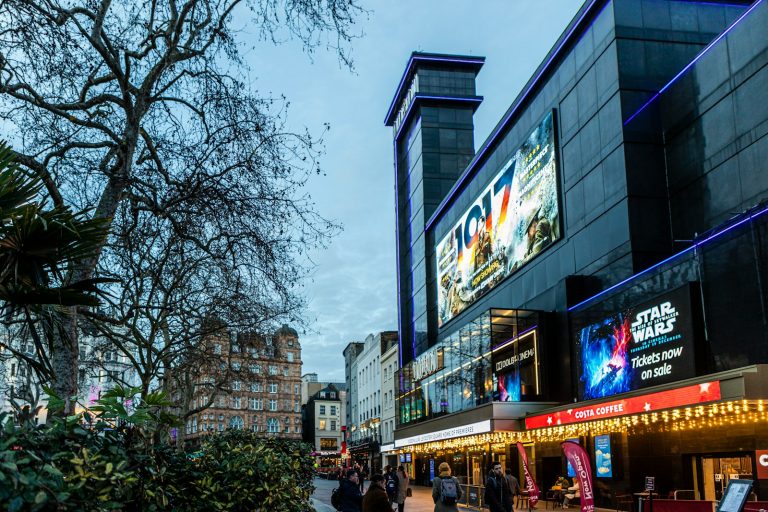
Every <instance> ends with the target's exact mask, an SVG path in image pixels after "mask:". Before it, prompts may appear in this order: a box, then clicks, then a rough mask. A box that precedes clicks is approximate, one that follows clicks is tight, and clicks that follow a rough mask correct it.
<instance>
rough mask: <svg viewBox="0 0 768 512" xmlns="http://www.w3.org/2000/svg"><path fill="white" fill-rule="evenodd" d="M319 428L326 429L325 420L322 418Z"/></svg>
mask: <svg viewBox="0 0 768 512" xmlns="http://www.w3.org/2000/svg"><path fill="white" fill-rule="evenodd" d="M317 428H318V429H320V430H325V420H320V421H319V422H318V426H317Z"/></svg>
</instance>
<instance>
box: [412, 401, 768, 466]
mask: <svg viewBox="0 0 768 512" xmlns="http://www.w3.org/2000/svg"><path fill="white" fill-rule="evenodd" d="M766 423H768V411H766V404H765V401H764V400H732V401H728V402H718V403H711V404H706V405H691V406H688V407H679V408H674V409H670V410H664V411H657V412H644V413H642V414H631V415H627V416H621V417H614V418H606V419H600V420H592V421H584V422H578V423H571V424H567V425H557V426H552V427H546V428H539V429H534V430H527V431H523V432H512V431H499V432H489V433H486V434H480V435H473V436H467V437H461V438H455V439H445V440H440V441H433V442H428V443H422V444H417V445H413V446H408V447H407V449H405V450H403V449H401V450H400V453H406V452H408V453H411V452H415V453H438V452H450V451H453V452H455V451H466V450H473V449H482V450H484V449H487V448H490V449H491V450H493V451H503V449H502V447H503V446H505V445H509V444H514V443H517V442H521V443H531V442H562V441H564V440H566V439H569V438H574V437H580V436H597V435H601V434H609V433H612V432H626V433H628V434H630V435H632V434H643V433H650V432H657V433H658V432H683V431H693V430H703V429H712V428H725V427H733V426H737V425H749V424H752V425H755V424H766Z"/></svg>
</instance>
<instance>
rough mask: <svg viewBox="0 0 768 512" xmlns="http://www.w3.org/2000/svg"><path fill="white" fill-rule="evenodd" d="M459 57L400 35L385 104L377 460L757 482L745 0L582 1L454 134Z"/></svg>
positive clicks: (764, 161) (764, 100)
mask: <svg viewBox="0 0 768 512" xmlns="http://www.w3.org/2000/svg"><path fill="white" fill-rule="evenodd" d="M512 50H513V49H510V51H512ZM515 51H517V50H515ZM483 65H484V59H483V58H482V57H471V56H455V55H437V54H427V53H414V54H412V56H411V58H410V60H409V61H408V63H407V66H406V69H405V72H404V73H403V76H402V79H401V81H400V84H399V86H398V88H397V91H396V93H395V96H394V99H393V100H392V103H391V106H390V108H389V111H388V113H387V116H386V124H387V125H389V126H392V128H393V132H394V146H395V174H396V209H397V237H396V239H397V251H398V292H399V293H398V301H399V304H398V306H399V307H398V310H399V334H400V350H399V354H400V367H401V368H402V369H401V370H400V371H399V374H398V383H399V390H398V399H397V428H396V431H395V443H394V444H395V446H394V452H395V453H396V454H397V455H398V456H399V460H400V461H402V462H404V463H406V464H407V467H408V469H409V471H410V472H411V474H412V476H413V478H414V482H415V483H423V484H427V483H429V480H430V479H431V478H432V476H433V475H434V474H435V473H434V472H435V471H436V467H437V466H438V464H439V463H440V462H442V461H447V462H449V463H450V464H451V466H452V467H453V470H454V474H456V475H458V476H459V477H460V479H461V480H462V482H463V483H466V484H469V485H480V484H482V483H483V482H484V480H485V475H486V473H487V470H488V465H489V463H490V461H491V460H500V461H502V463H503V464H505V465H507V466H510V467H511V468H512V470H513V473H517V474H518V476H522V474H521V473H522V472H521V471H520V468H519V457H518V455H517V451H516V443H517V442H522V443H523V444H524V446H525V449H526V451H527V453H528V457H529V459H530V460H531V469H532V471H533V472H534V478H535V479H536V480H537V481H538V483H539V485H540V486H541V487H542V488H543V489H548V488H549V487H550V486H551V485H552V484H553V483H554V479H555V476H556V475H558V474H563V473H566V472H568V468H567V467H566V463H565V459H564V458H563V456H562V452H561V449H560V443H561V442H562V441H565V440H568V439H571V440H577V441H578V442H579V443H581V444H582V445H583V446H584V447H585V448H586V449H587V451H588V452H589V453H590V454H592V457H593V459H592V464H593V470H594V472H595V474H594V475H593V476H594V477H595V482H596V484H595V485H596V490H597V497H596V505H597V506H610V505H613V504H614V497H615V495H616V494H619V493H625V492H635V491H639V490H641V489H642V488H643V481H644V478H645V477H646V476H654V477H656V489H657V492H659V493H660V494H662V495H664V496H666V495H667V494H668V493H671V492H673V491H676V490H678V491H681V490H685V491H688V492H689V493H690V494H691V495H692V496H695V497H697V498H698V499H709V500H715V499H718V498H719V497H720V495H721V492H722V490H723V489H724V486H725V485H727V483H728V481H729V480H730V479H732V478H734V477H736V476H738V477H741V478H749V479H754V480H756V483H755V490H756V493H757V494H758V495H759V496H760V498H761V499H768V482H766V480H761V478H768V476H763V475H765V473H761V471H765V470H766V469H768V468H765V469H764V468H763V466H762V465H761V464H760V461H761V455H763V454H764V453H768V452H764V451H765V450H768V421H767V420H768V418H766V411H765V406H766V405H767V403H766V400H768V201H767V200H768V0H764V1H763V0H761V1H754V2H746V1H745V2H739V1H734V0H728V2H721V1H716V0H711V1H697V2H692V1H681V0H678V1H674V0H611V1H605V0H590V1H587V2H585V3H584V5H583V6H582V8H581V10H580V11H579V12H578V14H577V15H576V16H575V18H574V19H573V21H572V22H571V23H570V25H569V26H568V27H567V29H566V30H565V32H564V33H563V34H562V35H561V37H560V38H559V40H558V41H557V43H556V44H555V46H554V47H553V48H552V50H551V51H550V52H549V54H548V55H547V56H546V58H545V59H544V61H543V62H542V63H541V65H540V66H539V68H538V69H537V70H536V71H535V73H534V74H533V75H532V76H531V78H530V80H529V81H528V83H527V84H526V85H525V87H524V88H523V90H522V92H521V93H520V94H519V95H518V96H517V97H516V98H515V99H514V101H512V103H511V106H510V107H509V109H508V110H507V111H506V112H505V113H504V114H503V115H502V116H501V119H500V121H499V123H498V125H497V126H496V127H495V128H494V129H493V130H492V133H491V134H490V136H489V137H488V138H487V139H486V140H485V141H484V142H482V144H480V145H479V146H477V148H476V147H475V146H474V142H473V139H474V136H473V121H472V116H473V113H474V111H475V110H476V109H477V107H478V105H479V104H480V102H481V101H482V97H481V96H478V95H477V92H476V90H475V77H476V75H477V73H479V72H480V69H481V67H482V66H483ZM489 65H502V64H501V63H489ZM766 459H768V457H762V460H766ZM473 496H475V498H476V497H477V496H478V493H474V494H473ZM475 498H473V499H475Z"/></svg>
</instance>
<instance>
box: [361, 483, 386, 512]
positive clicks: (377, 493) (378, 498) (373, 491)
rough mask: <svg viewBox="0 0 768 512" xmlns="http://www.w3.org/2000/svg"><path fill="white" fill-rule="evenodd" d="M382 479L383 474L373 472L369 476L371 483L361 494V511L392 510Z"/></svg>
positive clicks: (383, 511) (382, 511) (377, 511)
mask: <svg viewBox="0 0 768 512" xmlns="http://www.w3.org/2000/svg"><path fill="white" fill-rule="evenodd" d="M384 480H385V478H384V475H379V474H375V475H373V476H372V477H371V485H370V486H369V487H368V492H366V493H365V496H363V512H392V505H391V504H390V503H389V497H387V491H386V489H385V488H384V485H385V483H384Z"/></svg>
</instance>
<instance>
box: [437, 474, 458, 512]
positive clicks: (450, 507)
mask: <svg viewBox="0 0 768 512" xmlns="http://www.w3.org/2000/svg"><path fill="white" fill-rule="evenodd" d="M438 470H439V471H440V473H439V476H436V477H435V479H434V480H433V481H432V501H434V502H435V512H458V510H459V508H458V506H457V505H456V504H457V503H458V502H459V500H460V499H461V495H462V492H461V486H460V485H459V482H458V480H456V478H455V477H453V476H451V466H449V465H448V463H447V462H441V463H440V466H438Z"/></svg>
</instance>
